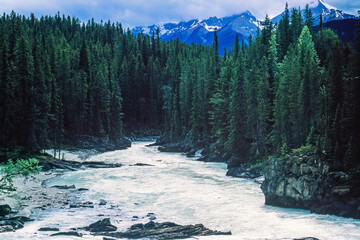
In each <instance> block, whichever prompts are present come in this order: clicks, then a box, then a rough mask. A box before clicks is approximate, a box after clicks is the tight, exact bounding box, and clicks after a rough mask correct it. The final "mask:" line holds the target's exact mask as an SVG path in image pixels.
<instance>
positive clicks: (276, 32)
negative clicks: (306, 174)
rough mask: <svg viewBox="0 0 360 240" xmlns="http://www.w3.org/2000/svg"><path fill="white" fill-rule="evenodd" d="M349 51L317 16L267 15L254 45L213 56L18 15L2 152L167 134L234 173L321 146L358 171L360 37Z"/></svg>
mask: <svg viewBox="0 0 360 240" xmlns="http://www.w3.org/2000/svg"><path fill="white" fill-rule="evenodd" d="M355 35H356V38H355V39H354V41H353V43H351V44H344V43H342V42H341V41H340V40H339V38H338V36H337V35H336V34H335V33H334V32H332V31H331V30H329V29H325V28H323V26H322V23H320V26H319V28H318V31H315V29H314V27H313V19H312V14H311V11H310V10H309V8H306V11H305V14H304V16H302V15H301V12H300V11H299V10H298V9H292V10H289V9H288V7H287V6H286V8H285V14H284V15H283V17H282V19H281V21H280V22H279V24H277V25H274V24H273V23H272V22H271V21H270V19H269V18H268V17H266V19H265V20H264V21H263V23H262V28H261V31H260V29H259V32H258V35H257V37H250V38H249V39H248V43H247V44H244V43H243V42H242V43H240V42H239V40H238V38H237V39H236V40H235V42H234V46H233V49H232V50H231V51H230V52H228V53H227V52H226V50H225V54H224V56H219V47H218V46H219V43H218V39H217V32H216V31H215V32H214V42H213V45H212V46H201V45H195V44H192V45H187V44H184V43H181V42H180V41H178V40H174V41H169V42H164V41H162V40H161V39H160V37H159V31H157V32H154V33H152V34H151V36H148V35H143V34H139V35H137V36H134V35H133V34H132V33H131V32H130V31H129V30H124V29H123V28H122V26H121V24H118V23H116V24H115V23H110V22H107V23H103V22H101V23H95V22H94V20H91V21H88V22H87V23H86V24H85V23H81V22H80V21H79V20H78V19H76V18H71V17H65V16H60V14H58V15H56V16H55V17H48V16H44V17H41V18H40V19H37V18H35V17H34V15H31V16H30V17H25V16H20V15H17V14H16V13H14V12H12V13H11V14H9V15H6V14H4V15H3V16H2V17H1V18H0V46H1V47H0V146H1V147H2V148H3V149H6V150H11V149H14V148H15V147H22V148H23V150H24V151H25V152H29V151H38V150H41V149H44V148H48V147H56V148H58V147H60V146H61V145H62V144H63V143H64V142H66V141H71V140H74V139H76V138H77V137H79V136H80V137H81V136H95V137H99V138H107V139H115V138H120V137H121V136H122V135H123V131H124V130H126V131H131V130H132V129H145V128H148V129H161V130H162V131H163V133H164V136H165V137H166V138H167V139H170V140H173V141H179V140H181V139H185V138H186V139H188V140H190V141H192V142H194V143H196V144H198V145H199V146H201V145H202V146H204V145H209V146H210V151H212V152H216V153H218V157H219V159H220V160H223V161H229V164H230V165H231V166H237V165H239V164H243V163H248V164H256V163H257V162H261V161H263V160H264V159H266V158H267V157H268V156H270V155H276V154H283V153H286V152H287V151H289V150H290V149H294V148H298V147H301V146H305V145H312V146H313V147H314V148H316V149H317V151H318V152H322V153H325V154H326V155H327V158H328V160H329V161H330V162H332V163H333V164H332V165H333V167H334V168H337V169H340V170H355V171H360V161H359V159H360V158H359V156H360V27H358V29H357V32H356V34H355Z"/></svg>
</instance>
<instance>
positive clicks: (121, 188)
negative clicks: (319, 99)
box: [0, 142, 360, 240]
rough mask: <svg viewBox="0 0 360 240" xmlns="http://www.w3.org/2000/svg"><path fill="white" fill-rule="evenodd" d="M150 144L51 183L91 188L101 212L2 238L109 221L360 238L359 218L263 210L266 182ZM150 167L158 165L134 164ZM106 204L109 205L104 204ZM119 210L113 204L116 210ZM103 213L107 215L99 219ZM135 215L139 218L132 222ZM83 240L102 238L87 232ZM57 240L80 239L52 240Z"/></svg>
mask: <svg viewBox="0 0 360 240" xmlns="http://www.w3.org/2000/svg"><path fill="white" fill-rule="evenodd" d="M146 144H149V142H134V143H133V145H132V147H131V148H129V149H127V150H121V151H113V152H108V153H104V154H100V155H97V156H94V157H92V158H91V159H89V161H105V162H109V163H122V164H124V166H123V167H121V168H117V169H92V170H85V171H78V172H69V173H67V174H65V175H63V176H61V177H59V178H57V179H55V180H53V181H52V182H51V183H50V184H49V185H65V184H67V185H71V184H75V185H76V187H77V188H80V187H83V188H89V189H90V191H88V192H85V193H83V194H82V195H81V197H80V199H78V201H93V202H94V203H95V208H94V209H89V208H80V209H79V208H76V209H69V208H66V209H64V210H63V211H58V212H47V213H44V214H42V215H41V217H40V219H39V220H38V221H36V222H33V223H28V224H26V225H25V228H24V229H21V230H19V231H17V232H15V233H10V234H8V233H7V234H0V239H48V238H49V234H50V233H49V232H43V233H41V232H37V229H39V228H40V227H58V228H60V230H61V231H69V230H70V228H73V227H75V228H76V227H84V226H87V225H89V224H90V223H93V222H95V221H97V220H100V219H102V218H105V217H110V218H111V221H112V223H113V224H114V225H116V226H117V227H118V228H119V229H118V230H126V229H127V228H128V227H129V226H131V225H132V224H135V223H139V222H142V223H146V222H148V221H149V219H148V217H146V215H147V214H148V213H154V214H155V216H156V217H157V219H156V220H155V221H158V222H162V221H173V222H175V223H178V224H196V223H202V224H204V225H205V226H206V227H208V228H210V229H213V230H221V231H231V232H232V234H233V235H232V236H210V237H197V238H194V239H201V240H205V239H206V240H208V239H211V240H215V239H216V240H219V239H220V240H222V239H224V240H239V239H290V238H300V237H310V236H311V237H316V238H319V239H322V240H323V239H325V240H326V239H329V240H333V239H347V240H349V239H360V221H359V220H354V219H346V218H340V217H335V216H328V215H317V214H311V213H310V212H309V211H304V210H296V209H283V208H276V207H270V206H265V205H264V196H263V194H262V192H261V190H260V185H258V184H256V183H254V182H252V181H250V180H245V179H236V178H230V177H226V176H225V173H226V165H225V164H223V163H203V162H198V161H195V159H193V158H187V157H185V156H184V155H181V154H178V153H160V152H158V151H157V148H156V147H146V146H145V145H146ZM136 163H146V164H151V165H154V166H130V165H133V164H136ZM100 199H105V200H106V201H108V204H107V205H106V206H98V205H97V203H98V202H99V200H100ZM111 205H113V207H111ZM98 214H103V216H98ZM133 216H137V217H139V219H137V218H133ZM83 233H84V234H85V235H84V237H83V238H84V239H102V237H97V238H96V237H93V236H91V235H89V233H87V232H83ZM51 239H79V238H76V237H73V238H71V237H63V236H62V237H51Z"/></svg>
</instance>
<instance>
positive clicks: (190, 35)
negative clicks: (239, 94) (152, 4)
mask: <svg viewBox="0 0 360 240" xmlns="http://www.w3.org/2000/svg"><path fill="white" fill-rule="evenodd" d="M259 24H260V22H259V21H258V20H257V19H256V18H255V17H254V16H253V15H252V14H251V13H250V12H249V11H245V12H243V13H241V14H237V15H233V16H231V17H224V18H217V17H211V18H208V19H206V20H198V19H193V20H190V21H187V22H180V23H165V24H156V25H152V26H148V27H136V28H133V29H132V30H131V31H132V33H133V34H138V33H140V32H143V33H145V34H152V33H153V32H156V30H157V29H158V28H159V30H160V35H161V38H162V39H163V40H165V41H166V40H169V39H177V38H179V40H180V41H182V42H186V43H188V44H191V43H195V44H204V45H210V44H212V42H213V39H214V31H215V29H217V34H218V38H219V48H220V49H219V50H220V53H222V52H223V49H224V48H226V49H231V47H232V44H233V43H234V41H235V37H236V34H238V35H239V39H240V41H241V40H244V41H245V42H247V39H248V37H249V36H250V35H252V36H256V34H257V28H258V27H259Z"/></svg>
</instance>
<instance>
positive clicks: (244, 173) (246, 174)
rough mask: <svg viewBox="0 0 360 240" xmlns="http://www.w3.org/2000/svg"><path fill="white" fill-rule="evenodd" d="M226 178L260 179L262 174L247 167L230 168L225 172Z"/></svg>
mask: <svg viewBox="0 0 360 240" xmlns="http://www.w3.org/2000/svg"><path fill="white" fill-rule="evenodd" d="M226 176H231V177H237V178H250V179H255V178H258V177H261V176H262V174H261V172H260V171H259V170H256V169H251V168H247V167H232V168H230V169H229V170H228V171H227V173H226Z"/></svg>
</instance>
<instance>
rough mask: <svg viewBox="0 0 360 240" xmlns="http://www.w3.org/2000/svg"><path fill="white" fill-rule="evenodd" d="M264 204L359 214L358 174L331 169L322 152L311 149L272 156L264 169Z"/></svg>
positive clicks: (319, 211) (339, 213) (348, 214)
mask: <svg viewBox="0 0 360 240" xmlns="http://www.w3.org/2000/svg"><path fill="white" fill-rule="evenodd" d="M263 173H264V177H265V180H264V181H263V183H262V185H261V189H262V191H263V193H264V195H265V204H268V205H274V206H280V207H290V208H303V209H309V210H311V211H312V212H315V213H320V214H334V215H338V216H342V217H353V218H360V210H359V209H357V208H358V207H359V205H360V199H359V196H358V191H357V186H358V185H359V184H358V183H357V182H358V181H359V180H358V179H359V178H358V177H357V176H355V175H354V176H352V175H349V174H348V173H344V172H331V167H330V165H329V164H328V162H327V161H326V159H325V156H322V155H316V154H315V153H312V152H307V153H305V154H300V155H298V156H296V155H293V156H289V157H287V158H285V159H276V158H273V159H271V160H269V161H268V162H267V165H266V166H265V168H264V169H263Z"/></svg>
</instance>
